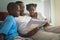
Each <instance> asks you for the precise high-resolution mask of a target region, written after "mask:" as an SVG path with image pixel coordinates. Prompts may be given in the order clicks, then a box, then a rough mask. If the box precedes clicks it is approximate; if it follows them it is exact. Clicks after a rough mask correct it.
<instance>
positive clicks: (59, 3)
mask: <svg viewBox="0 0 60 40" xmlns="http://www.w3.org/2000/svg"><path fill="white" fill-rule="evenodd" d="M55 20H56V25H57V26H60V0H55Z"/></svg>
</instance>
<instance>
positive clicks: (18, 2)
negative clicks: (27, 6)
mask: <svg viewBox="0 0 60 40" xmlns="http://www.w3.org/2000/svg"><path fill="white" fill-rule="evenodd" d="M15 3H16V4H20V3H23V2H22V1H16V2H15Z"/></svg>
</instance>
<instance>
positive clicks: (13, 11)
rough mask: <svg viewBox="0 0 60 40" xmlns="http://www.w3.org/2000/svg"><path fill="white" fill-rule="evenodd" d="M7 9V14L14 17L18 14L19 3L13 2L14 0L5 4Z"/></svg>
mask: <svg viewBox="0 0 60 40" xmlns="http://www.w3.org/2000/svg"><path fill="white" fill-rule="evenodd" d="M7 11H8V13H9V15H13V16H14V17H17V16H19V15H20V9H19V5H17V4H15V3H14V2H10V3H9V4H8V5H7Z"/></svg>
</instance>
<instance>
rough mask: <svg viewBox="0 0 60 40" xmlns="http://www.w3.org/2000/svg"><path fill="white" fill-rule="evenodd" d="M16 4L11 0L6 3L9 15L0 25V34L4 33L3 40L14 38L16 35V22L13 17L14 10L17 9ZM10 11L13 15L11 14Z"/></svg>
mask: <svg viewBox="0 0 60 40" xmlns="http://www.w3.org/2000/svg"><path fill="white" fill-rule="evenodd" d="M17 8H18V7H17V5H16V4H15V3H13V2H11V3H9V4H8V5H7V10H8V13H9V15H8V16H7V17H6V18H5V20H4V21H3V23H2V24H1V25H0V34H4V38H5V39H4V40H14V38H15V37H16V36H18V33H17V24H16V21H15V19H14V17H15V16H16V15H15V14H14V13H15V12H14V11H15V10H16V9H17ZM12 13H13V15H14V17H13V16H12Z"/></svg>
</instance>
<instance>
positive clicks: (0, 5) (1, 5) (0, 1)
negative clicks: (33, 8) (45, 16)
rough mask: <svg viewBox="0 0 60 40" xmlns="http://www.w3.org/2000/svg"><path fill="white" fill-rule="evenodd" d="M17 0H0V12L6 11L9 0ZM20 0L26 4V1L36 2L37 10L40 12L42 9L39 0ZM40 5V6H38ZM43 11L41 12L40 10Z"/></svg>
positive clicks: (10, 0) (11, 0) (13, 0)
mask: <svg viewBox="0 0 60 40" xmlns="http://www.w3.org/2000/svg"><path fill="white" fill-rule="evenodd" d="M15 1H17V0H0V12H6V11H7V10H6V9H7V8H6V7H7V4H8V3H9V2H15ZM18 1H19V0H18ZM20 1H23V2H24V4H28V3H37V4H38V7H37V8H38V9H37V11H38V10H39V11H40V12H41V10H43V7H42V5H41V3H40V0H20ZM40 7H41V8H40ZM42 13H43V12H42Z"/></svg>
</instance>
